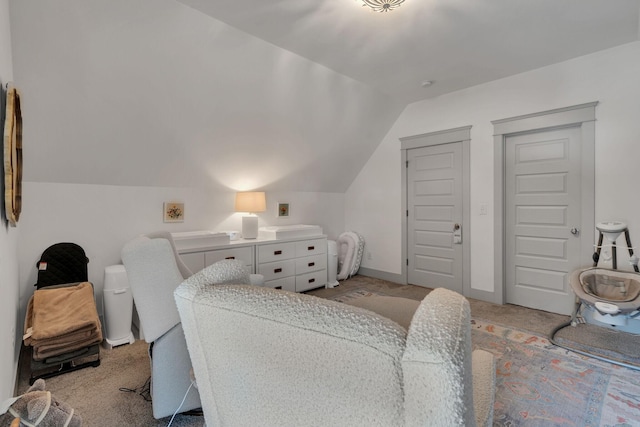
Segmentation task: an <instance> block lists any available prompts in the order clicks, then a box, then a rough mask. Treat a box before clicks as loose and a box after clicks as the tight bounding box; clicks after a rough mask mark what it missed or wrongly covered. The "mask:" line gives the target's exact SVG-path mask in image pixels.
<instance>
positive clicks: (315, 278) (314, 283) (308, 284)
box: [296, 269, 327, 292]
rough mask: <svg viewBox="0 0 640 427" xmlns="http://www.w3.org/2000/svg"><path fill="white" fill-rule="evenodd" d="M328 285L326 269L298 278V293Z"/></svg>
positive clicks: (301, 275)
mask: <svg viewBox="0 0 640 427" xmlns="http://www.w3.org/2000/svg"><path fill="white" fill-rule="evenodd" d="M326 284H327V270H326V269H325V270H321V271H314V272H313V273H306V274H300V275H298V276H296V292H304V291H308V290H309V289H314V288H319V287H320V286H324V285H326Z"/></svg>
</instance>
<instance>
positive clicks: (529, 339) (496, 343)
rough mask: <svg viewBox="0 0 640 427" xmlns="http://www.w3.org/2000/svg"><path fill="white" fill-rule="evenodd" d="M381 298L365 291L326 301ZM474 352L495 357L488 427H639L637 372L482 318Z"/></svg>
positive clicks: (474, 329) (475, 328)
mask: <svg viewBox="0 0 640 427" xmlns="http://www.w3.org/2000/svg"><path fill="white" fill-rule="evenodd" d="M371 295H382V294H381V293H378V292H372V291H369V290H367V289H364V288H358V289H354V290H352V291H350V292H348V293H346V294H343V295H338V296H335V297H333V298H331V299H333V300H335V301H340V302H348V301H349V300H353V299H356V298H362V297H368V296H371ZM471 335H472V342H473V348H474V349H475V348H481V349H483V350H486V351H489V352H491V353H492V354H493V355H495V356H496V399H495V402H496V403H495V406H494V418H493V425H494V426H495V427H497V426H505V427H515V426H536V427H538V426H539V427H543V426H544V427H551V426H576V427H583V426H584V427H593V426H603V427H632V426H640V372H638V371H634V370H631V369H627V368H624V367H620V366H617V365H612V364H609V363H605V362H601V361H599V360H596V359H592V358H588V357H584V356H581V355H579V354H577V353H573V352H571V351H568V350H565V349H563V348H561V347H557V346H555V345H552V344H551V343H550V342H549V341H548V340H547V338H543V337H540V336H538V335H535V334H533V333H531V332H527V331H523V330H517V329H511V328H508V327H506V326H502V325H499V324H497V323H490V322H487V321H484V320H481V319H473V320H472V321H471Z"/></svg>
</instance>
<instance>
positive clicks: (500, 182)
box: [491, 101, 598, 304]
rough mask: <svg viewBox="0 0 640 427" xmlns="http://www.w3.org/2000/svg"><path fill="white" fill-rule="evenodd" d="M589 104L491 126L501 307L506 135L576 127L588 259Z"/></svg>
mask: <svg viewBox="0 0 640 427" xmlns="http://www.w3.org/2000/svg"><path fill="white" fill-rule="evenodd" d="M596 105H598V102H597V101H596V102H590V103H587V104H580V105H575V106H571V107H566V108H559V109H554V110H548V111H543V112H540V113H534V114H528V115H524V116H517V117H512V118H507V119H501V120H495V121H492V122H491V123H492V124H493V127H494V212H495V217H494V283H495V289H494V299H493V302H495V303H497V304H504V302H505V293H506V284H505V276H506V274H505V268H506V254H505V247H506V244H505V235H506V232H505V227H506V223H505V208H506V206H505V140H506V137H507V136H509V135H514V134H519V133H525V132H534V131H543V130H552V129H555V128H562V127H568V126H577V127H579V129H580V132H581V163H582V167H581V177H580V180H581V183H582V186H581V195H580V199H581V208H580V209H581V223H580V230H582V231H583V233H584V234H583V236H584V238H583V239H581V245H580V259H590V258H591V253H592V252H593V244H592V243H593V242H592V241H591V240H590V239H589V238H588V236H589V235H590V233H589V230H594V228H595V120H596V118H595V108H596Z"/></svg>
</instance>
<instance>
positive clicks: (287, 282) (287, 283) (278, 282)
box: [264, 276, 296, 292]
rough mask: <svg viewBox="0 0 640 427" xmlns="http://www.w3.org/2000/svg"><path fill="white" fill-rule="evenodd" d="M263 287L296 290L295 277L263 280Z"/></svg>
mask: <svg viewBox="0 0 640 427" xmlns="http://www.w3.org/2000/svg"><path fill="white" fill-rule="evenodd" d="M264 287H265V288H274V289H283V290H285V291H289V292H295V291H296V278H295V277H294V276H289V277H283V278H282V279H275V280H269V281H266V282H264Z"/></svg>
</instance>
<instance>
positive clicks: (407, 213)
mask: <svg viewBox="0 0 640 427" xmlns="http://www.w3.org/2000/svg"><path fill="white" fill-rule="evenodd" d="M408 216H409V209H407V217H408Z"/></svg>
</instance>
